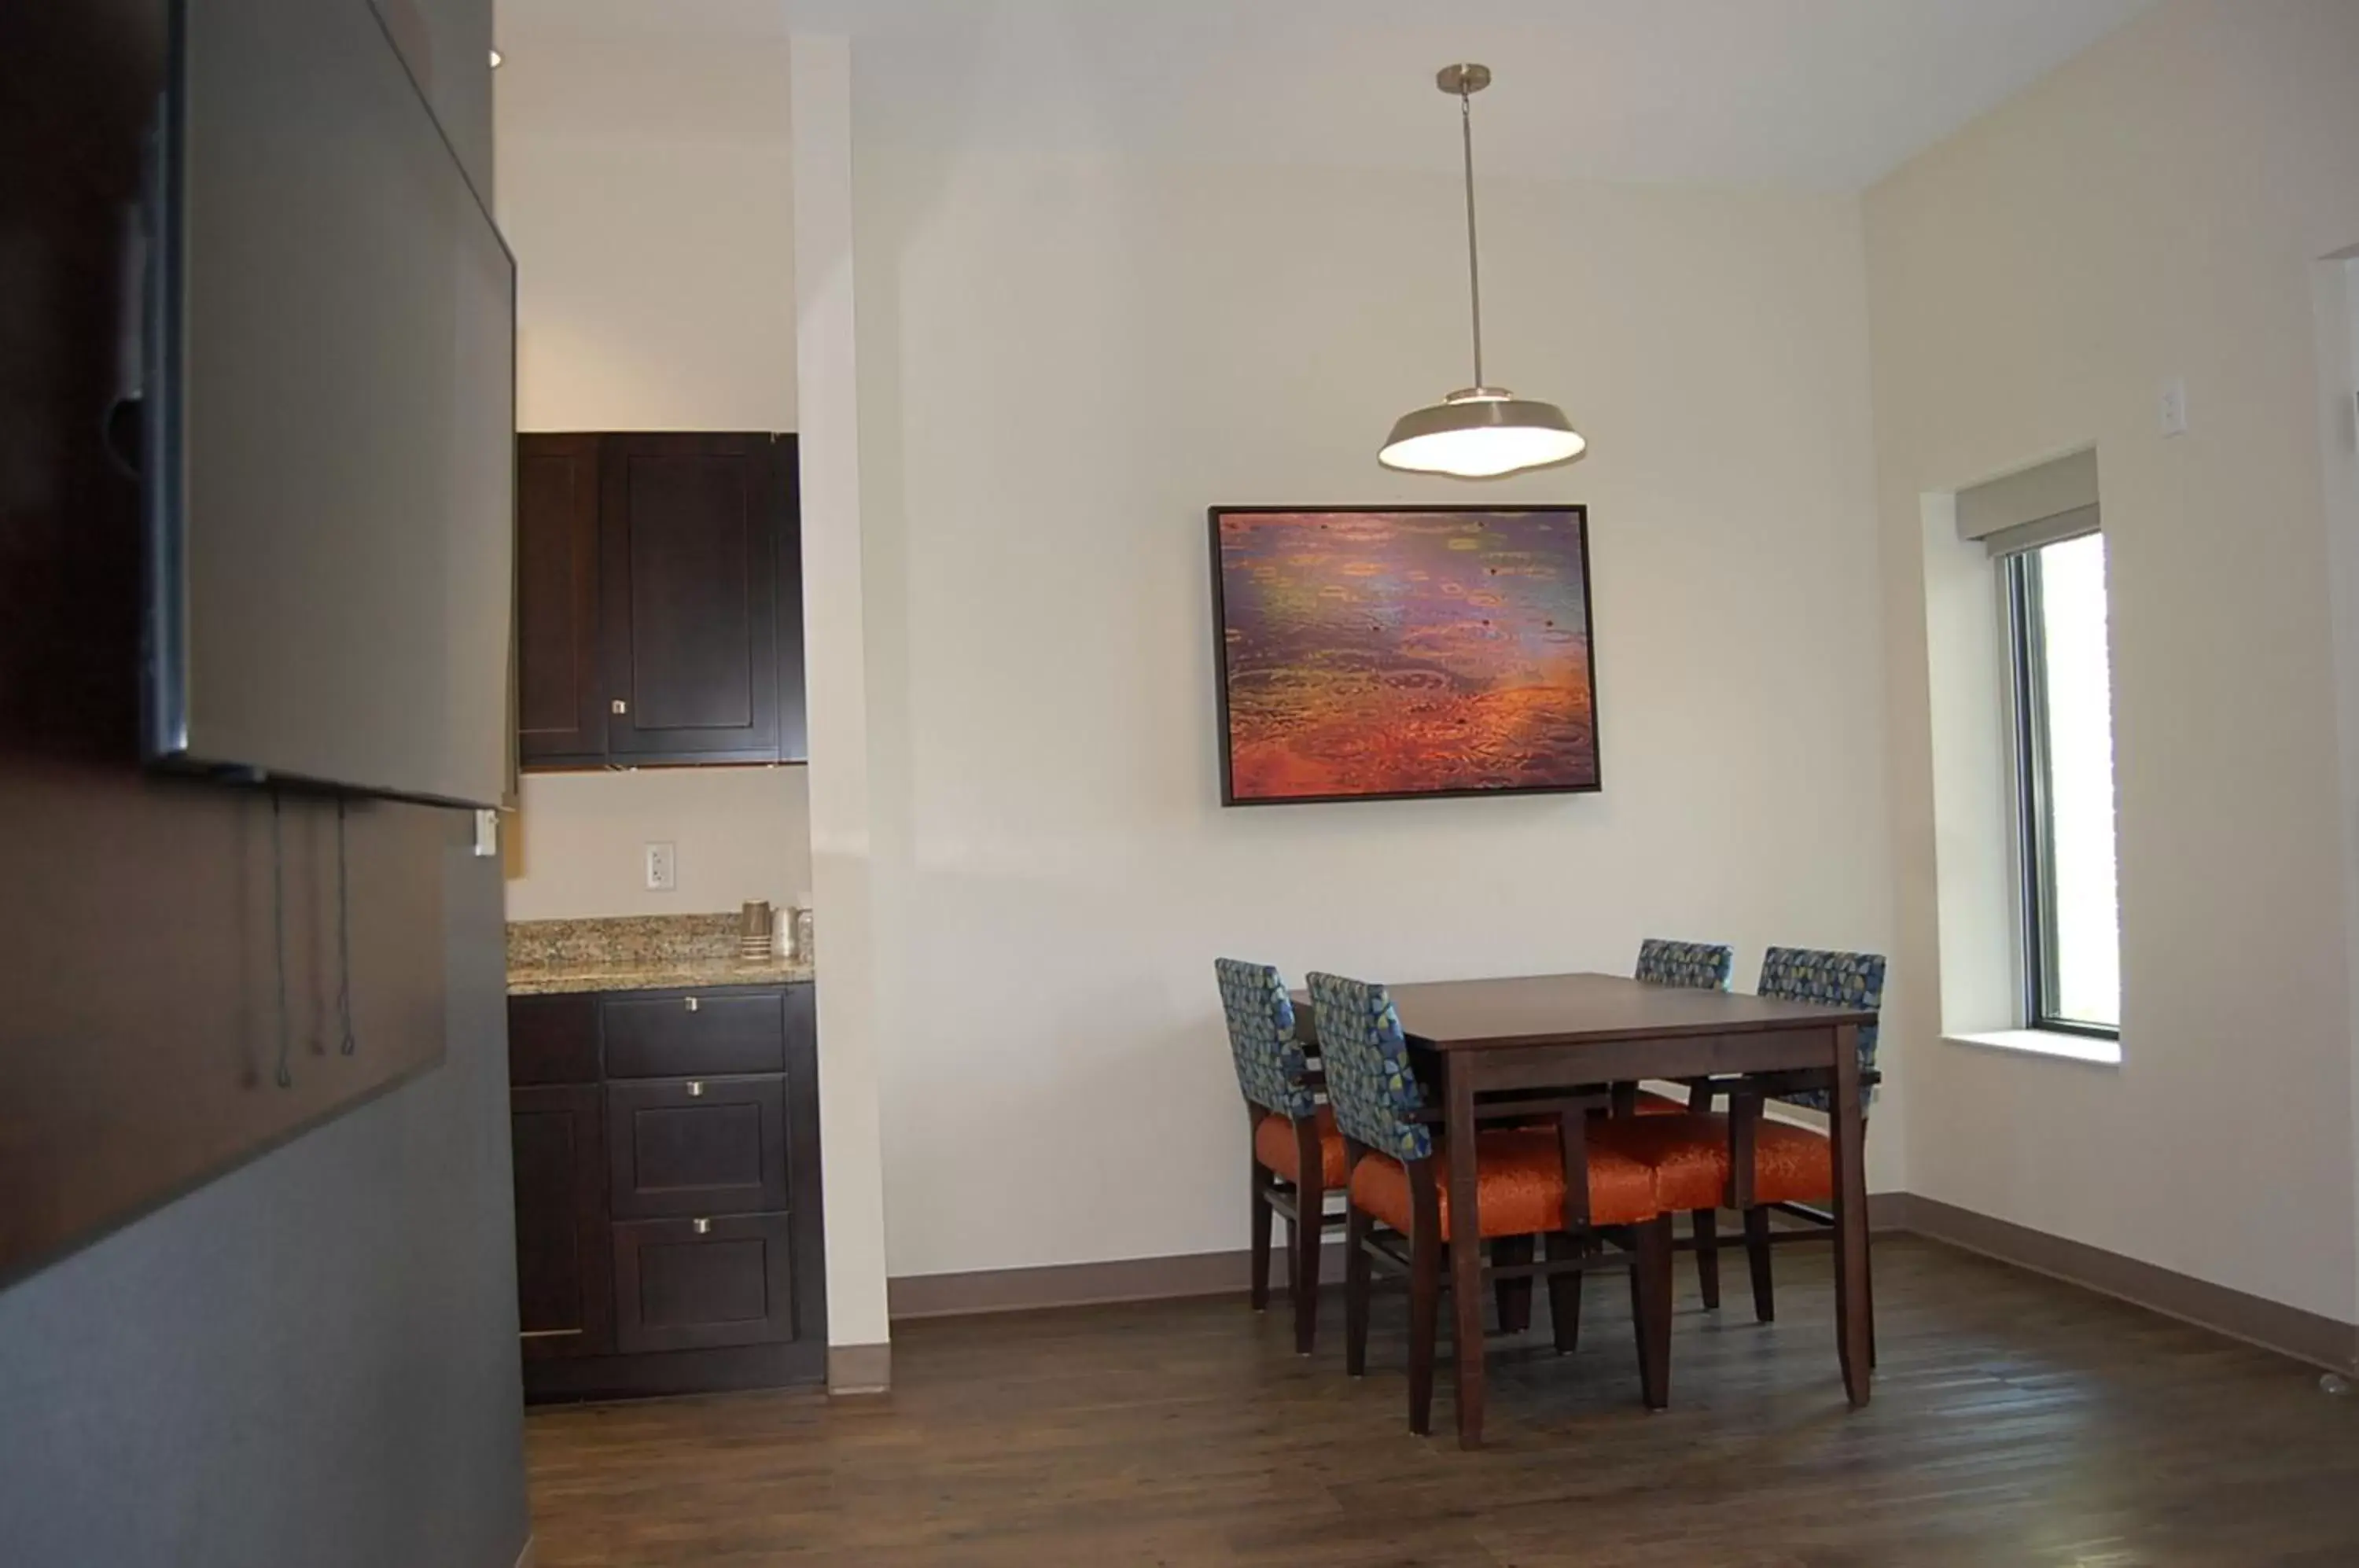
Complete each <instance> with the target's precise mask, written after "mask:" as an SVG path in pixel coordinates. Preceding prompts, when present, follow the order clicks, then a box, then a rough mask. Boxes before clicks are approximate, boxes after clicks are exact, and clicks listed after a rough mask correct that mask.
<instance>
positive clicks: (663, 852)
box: [647, 844, 679, 893]
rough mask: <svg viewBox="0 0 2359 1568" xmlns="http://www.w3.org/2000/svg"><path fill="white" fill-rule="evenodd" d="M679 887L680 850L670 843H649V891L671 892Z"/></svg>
mask: <svg viewBox="0 0 2359 1568" xmlns="http://www.w3.org/2000/svg"><path fill="white" fill-rule="evenodd" d="M678 887H679V850H678V849H677V848H675V847H674V846H673V845H671V844H649V845H647V891H648V892H650V893H669V892H672V891H674V890H676V889H677V888H678Z"/></svg>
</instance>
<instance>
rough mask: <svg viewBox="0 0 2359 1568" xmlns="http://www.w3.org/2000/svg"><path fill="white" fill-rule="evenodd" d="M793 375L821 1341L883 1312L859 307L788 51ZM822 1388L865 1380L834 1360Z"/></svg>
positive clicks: (821, 123)
mask: <svg viewBox="0 0 2359 1568" xmlns="http://www.w3.org/2000/svg"><path fill="white" fill-rule="evenodd" d="M794 83H795V85H794V104H795V216H796V224H795V244H796V258H795V260H796V267H795V312H796V358H797V373H798V375H799V377H800V382H801V397H802V402H803V406H804V407H805V408H809V409H810V419H809V420H808V421H806V423H805V425H804V427H803V431H802V441H801V452H800V455H801V459H802V480H803V627H804V631H803V636H804V640H805V642H806V644H807V646H808V647H809V648H810V659H809V660H808V664H809V670H810V674H809V678H808V685H809V691H808V697H809V702H810V743H811V746H810V749H811V765H810V826H811V833H810V839H811V852H812V860H813V872H814V874H815V876H816V877H817V878H818V881H817V886H816V896H817V898H818V899H819V903H818V905H817V907H818V908H820V909H824V910H825V911H826V912H827V917H828V919H827V924H826V929H825V933H824V935H823V936H822V937H821V942H822V943H823V946H822V947H821V952H822V953H824V955H825V958H826V964H827V980H826V984H824V985H821V986H820V987H819V995H818V1004H819V1090H820V1124H821V1135H822V1136H821V1140H820V1142H821V1149H820V1154H821V1160H822V1162H823V1167H824V1169H823V1171H822V1178H823V1183H824V1191H825V1193H826V1203H827V1333H828V1340H829V1343H830V1344H831V1345H880V1344H883V1343H885V1342H886V1340H888V1339H889V1338H890V1337H891V1334H892V1330H891V1327H890V1325H889V1324H888V1323H887V1322H886V1291H885V1267H886V1256H885V1254H886V1247H885V1187H884V1170H883V1156H882V1153H881V1151H880V1150H881V1141H880V1140H881V1134H880V1128H879V1116H880V1113H879V1110H878V1105H877V1075H876V1060H877V1052H876V1019H877V1017H878V1014H879V1012H880V1011H881V1010H882V1008H883V1007H885V1006H886V997H885V996H883V995H882V994H881V992H880V989H879V986H878V985H877V964H876V924H875V861H874V848H875V833H874V832H873V831H872V828H871V807H870V796H869V791H870V781H871V779H872V778H873V777H874V775H873V773H872V771H871V768H870V761H869V751H870V742H869V724H868V710H869V702H868V652H867V633H866V630H865V598H866V594H865V590H864V583H865V581H866V551H865V549H864V539H863V537H862V518H861V505H860V406H859V405H860V397H859V354H858V314H857V312H856V310H855V309H854V300H853V284H854V281H855V279H854V267H853V216H852V190H853V125H852V50H851V47H850V45H849V43H848V42H847V41H846V40H845V39H844V38H840V37H832V36H827V35H820V34H807V33H806V34H798V35H797V36H796V38H795V42H794ZM839 1359H840V1362H841V1363H842V1365H839V1366H837V1367H831V1369H830V1374H829V1376H830V1382H831V1386H832V1387H836V1388H843V1389H849V1388H856V1387H859V1386H860V1385H861V1384H863V1383H864V1382H865V1381H866V1380H868V1379H869V1378H871V1377H874V1376H875V1371H874V1369H873V1367H871V1368H869V1369H864V1370H852V1369H851V1367H853V1365H854V1364H856V1363H857V1362H859V1361H861V1360H864V1359H865V1358H863V1357H843V1358H839Z"/></svg>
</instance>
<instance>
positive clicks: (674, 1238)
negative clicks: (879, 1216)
mask: <svg viewBox="0 0 2359 1568" xmlns="http://www.w3.org/2000/svg"><path fill="white" fill-rule="evenodd" d="M792 1251H793V1245H792V1240H791V1232H790V1226H789V1222H788V1218H787V1216H786V1215H784V1214H739V1215H734V1216H727V1215H713V1216H706V1217H700V1218H691V1219H679V1220H635V1221H631V1222H628V1223H624V1224H618V1225H615V1226H614V1304H615V1313H614V1344H615V1348H617V1349H618V1350H621V1351H622V1352H624V1353H625V1355H629V1354H633V1353H636V1352H640V1351H651V1350H709V1349H715V1348H719V1347H722V1346H725V1345H770V1344H775V1343H777V1342H779V1341H782V1340H790V1339H792V1338H794V1336H795V1308H794V1267H793V1262H792V1257H791V1255H792Z"/></svg>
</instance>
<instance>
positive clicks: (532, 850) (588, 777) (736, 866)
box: [506, 768, 811, 920]
mask: <svg viewBox="0 0 2359 1568" xmlns="http://www.w3.org/2000/svg"><path fill="white" fill-rule="evenodd" d="M809 821H810V789H809V784H808V779H807V776H806V773H805V770H804V769H802V768H638V769H636V770H633V771H630V772H625V773H540V774H533V775H530V776H529V777H527V779H525V788H524V808H523V810H522V811H519V812H518V813H517V814H516V820H515V822H514V824H513V827H512V828H511V831H510V832H509V833H508V834H507V836H506V862H507V877H508V880H507V911H508V919H510V920H557V919H580V918H582V917H585V916H591V915H674V914H702V913H712V912H714V911H719V910H726V909H735V908H736V907H737V906H738V905H739V904H741V903H744V902H745V900H746V899H749V898H767V899H768V900H769V901H770V902H771V903H772V904H773V905H775V906H777V908H779V909H785V908H787V907H788V905H792V904H804V903H808V902H809V901H810V892H811V848H810V829H809V827H808V826H807V824H808V822H809ZM655 843H664V844H672V845H674V846H675V847H676V849H677V851H678V861H677V870H678V880H679V887H675V888H674V889H673V890H672V891H670V892H669V893H652V892H649V891H648V890H647V877H646V867H645V866H644V864H643V855H644V851H645V846H646V845H647V844H655Z"/></svg>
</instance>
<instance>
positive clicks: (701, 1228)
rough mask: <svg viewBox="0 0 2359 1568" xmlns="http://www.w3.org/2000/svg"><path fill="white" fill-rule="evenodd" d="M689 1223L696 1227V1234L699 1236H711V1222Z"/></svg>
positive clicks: (693, 1221) (694, 1221) (698, 1221)
mask: <svg viewBox="0 0 2359 1568" xmlns="http://www.w3.org/2000/svg"><path fill="white" fill-rule="evenodd" d="M689 1223H690V1224H691V1225H695V1226H696V1234H697V1235H699V1236H711V1235H712V1221H711V1220H691V1221H690V1222H689Z"/></svg>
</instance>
